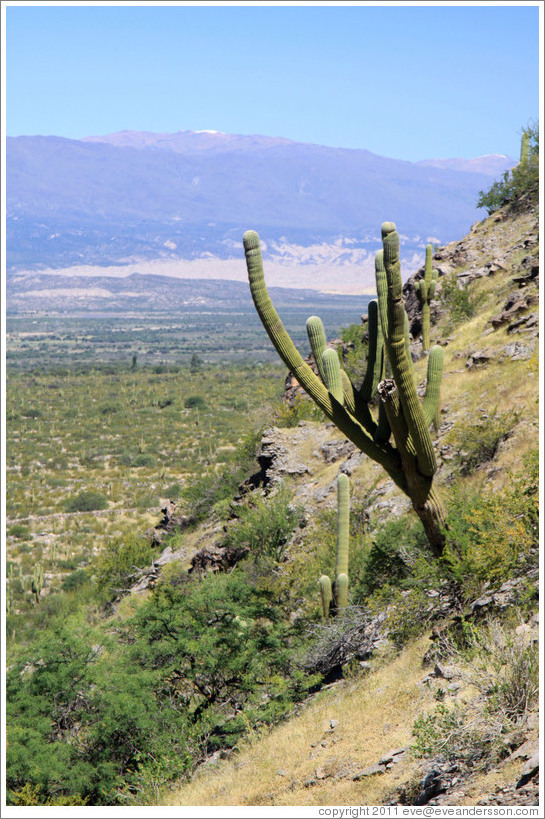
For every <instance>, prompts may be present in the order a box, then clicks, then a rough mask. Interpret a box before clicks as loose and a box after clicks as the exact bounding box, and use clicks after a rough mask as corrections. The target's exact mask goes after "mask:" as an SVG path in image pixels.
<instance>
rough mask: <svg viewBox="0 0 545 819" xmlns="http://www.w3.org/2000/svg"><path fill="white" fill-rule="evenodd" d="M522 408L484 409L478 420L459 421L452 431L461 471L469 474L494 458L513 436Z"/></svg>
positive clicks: (451, 439) (450, 437)
mask: <svg viewBox="0 0 545 819" xmlns="http://www.w3.org/2000/svg"><path fill="white" fill-rule="evenodd" d="M520 415H521V410H517V409H515V408H511V409H508V410H504V411H498V409H497V407H494V408H493V409H491V410H490V411H487V412H485V411H482V410H481V414H480V418H479V420H478V421H477V422H476V423H468V421H467V420H466V421H465V422H463V423H459V424H458V425H457V426H456V428H455V429H454V430H453V431H452V433H451V434H450V435H449V438H448V440H449V442H450V443H451V444H452V446H453V447H454V451H455V458H456V461H457V463H458V466H459V469H460V472H461V473H462V474H463V475H469V474H471V473H472V472H474V470H475V469H477V468H478V467H479V466H482V465H483V464H486V463H488V462H489V461H491V460H493V458H494V456H495V455H496V454H497V452H498V449H499V447H500V445H501V444H502V443H503V442H504V441H506V440H507V438H509V437H510V435H511V434H512V433H513V430H514V428H515V426H516V424H517V422H518V420H519V417H520Z"/></svg>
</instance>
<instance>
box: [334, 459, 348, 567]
mask: <svg viewBox="0 0 545 819" xmlns="http://www.w3.org/2000/svg"><path fill="white" fill-rule="evenodd" d="M349 532H350V481H349V480H348V477H347V476H346V475H345V474H344V473H343V472H341V474H340V475H339V477H338V478H337V555H336V563H335V577H338V576H339V575H340V574H346V575H348V541H349Z"/></svg>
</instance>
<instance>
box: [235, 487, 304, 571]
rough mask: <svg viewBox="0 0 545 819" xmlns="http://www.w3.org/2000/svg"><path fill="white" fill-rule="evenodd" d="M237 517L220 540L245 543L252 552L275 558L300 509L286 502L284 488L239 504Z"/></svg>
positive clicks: (279, 555) (279, 556)
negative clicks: (248, 503) (241, 505)
mask: <svg viewBox="0 0 545 819" xmlns="http://www.w3.org/2000/svg"><path fill="white" fill-rule="evenodd" d="M238 515H239V519H238V521H237V522H236V523H235V524H234V525H232V526H231V527H230V528H229V529H228V531H227V534H226V535H225V537H224V539H223V541H222V542H223V544H224V545H228V546H232V547H237V548H244V547H247V548H248V549H249V550H250V553H251V554H252V555H254V556H260V555H265V556H266V557H270V558H272V559H273V560H275V561H277V562H279V561H281V560H282V558H283V556H284V550H285V548H286V545H287V543H288V539H289V536H290V535H291V533H292V532H293V530H294V528H295V526H296V525H297V523H298V521H299V520H300V518H301V511H300V510H298V509H296V508H295V507H294V506H293V505H292V504H291V502H290V497H289V494H288V492H287V491H286V490H281V491H280V492H278V493H277V494H276V495H274V496H269V497H268V498H263V497H258V498H257V500H254V499H252V500H251V505H246V506H243V507H241V509H240V510H239V512H238Z"/></svg>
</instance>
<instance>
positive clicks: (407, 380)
mask: <svg viewBox="0 0 545 819" xmlns="http://www.w3.org/2000/svg"><path fill="white" fill-rule="evenodd" d="M382 240H383V247H384V267H385V270H386V277H387V285H388V297H387V315H388V327H389V334H390V335H389V338H390V340H389V344H388V352H389V356H390V364H391V367H392V373H393V376H394V380H395V383H396V386H397V389H398V390H399V400H400V404H401V407H402V409H403V415H404V417H405V422H406V424H407V429H408V433H409V435H410V437H411V439H412V441H413V443H414V446H415V448H416V453H417V461H418V468H419V470H420V472H421V473H422V474H423V475H426V476H432V475H433V473H434V472H435V470H436V468H437V464H436V460H435V452H434V450H433V444H432V440H431V436H430V434H429V430H428V425H427V424H426V419H425V417H424V411H423V409H422V406H421V405H420V401H419V400H418V395H417V392H416V384H415V380H414V377H413V373H412V364H409V361H408V359H407V347H406V339H405V307H404V305H403V293H402V284H401V271H400V263H399V236H398V234H397V231H396V229H395V225H394V224H393V223H392V222H384V223H383V225H382Z"/></svg>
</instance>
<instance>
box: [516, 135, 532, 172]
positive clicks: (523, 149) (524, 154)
mask: <svg viewBox="0 0 545 819" xmlns="http://www.w3.org/2000/svg"><path fill="white" fill-rule="evenodd" d="M529 153H530V134H529V133H528V131H523V132H522V137H521V140H520V159H519V165H527V164H528V156H529Z"/></svg>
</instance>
